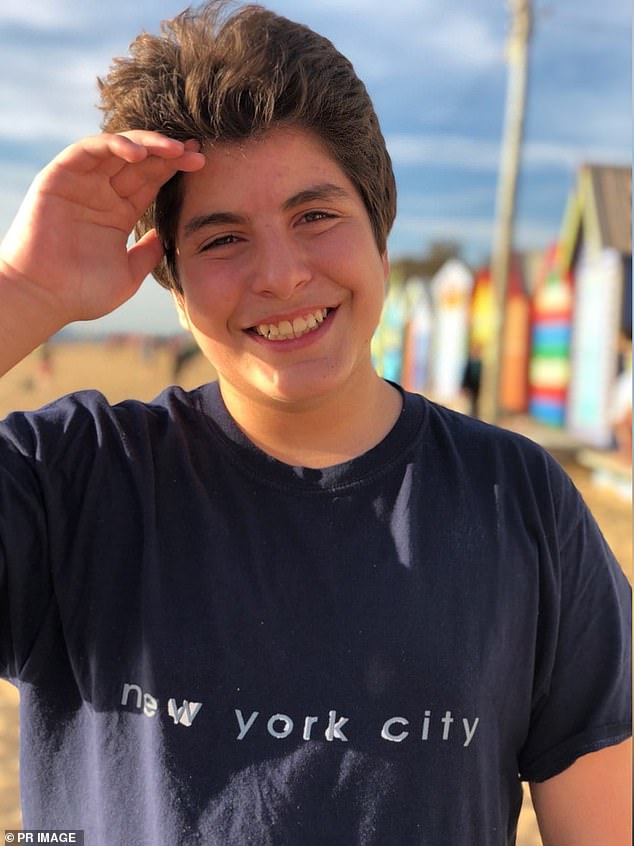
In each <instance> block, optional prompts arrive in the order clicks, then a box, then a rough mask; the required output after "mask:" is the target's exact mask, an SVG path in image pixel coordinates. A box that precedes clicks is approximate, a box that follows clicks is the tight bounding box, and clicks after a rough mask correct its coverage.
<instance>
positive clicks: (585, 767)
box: [531, 741, 632, 846]
mask: <svg viewBox="0 0 634 846" xmlns="http://www.w3.org/2000/svg"><path fill="white" fill-rule="evenodd" d="M631 752H632V743H631V741H626V742H624V743H620V744H618V745H617V746H610V747H608V748H606V749H601V750H600V751H599V752H592V753H590V754H589V755H584V756H583V757H581V758H578V759H577V760H576V761H575V762H574V764H572V766H570V767H569V768H568V769H567V770H564V772H562V773H559V775H556V776H554V777H553V778H550V779H548V780H547V781H544V782H541V783H539V784H531V795H532V797H533V804H534V806H535V813H536V814H537V821H538V823H539V829H540V832H541V835H542V840H543V843H544V846H598V844H605V846H608V844H609V846H630V844H631V842H632V760H631Z"/></svg>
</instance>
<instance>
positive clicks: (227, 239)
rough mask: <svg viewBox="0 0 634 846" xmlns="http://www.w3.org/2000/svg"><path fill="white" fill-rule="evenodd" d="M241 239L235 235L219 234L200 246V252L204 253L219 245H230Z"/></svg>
mask: <svg viewBox="0 0 634 846" xmlns="http://www.w3.org/2000/svg"><path fill="white" fill-rule="evenodd" d="M239 240H240V239H239V238H238V237H236V236H235V235H219V236H218V237H217V238H212V239H211V241H207V242H206V243H204V244H203V245H202V247H201V248H200V252H201V253H204V252H205V251H206V250H214V249H216V248H217V247H228V246H229V245H230V244H237V243H238V241H239Z"/></svg>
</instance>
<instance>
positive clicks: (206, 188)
mask: <svg viewBox="0 0 634 846" xmlns="http://www.w3.org/2000/svg"><path fill="white" fill-rule="evenodd" d="M203 153H204V154H205V156H206V163H205V166H204V168H203V169H202V170H200V171H197V172H195V173H186V174H184V176H183V182H182V187H183V190H182V195H181V199H182V206H181V214H182V215H183V216H185V215H187V214H188V213H191V212H192V211H195V210H197V207H198V206H200V205H201V204H209V203H211V204H212V205H216V204H217V203H221V204H223V205H227V204H228V207H238V206H257V205H259V204H262V203H264V202H266V203H268V204H269V205H270V204H273V203H278V204H279V205H282V204H283V203H284V201H285V200H286V199H288V197H289V196H291V195H292V194H294V193H296V192H297V191H300V190H303V189H305V188H307V187H309V186H311V185H314V184H325V183H331V184H335V185H339V186H340V187H341V188H342V189H343V190H344V191H346V192H348V193H350V194H351V196H352V197H355V198H358V192H357V191H356V189H355V187H354V185H353V184H352V182H351V181H350V179H349V178H348V177H347V175H346V174H345V172H344V171H343V169H342V168H341V166H340V165H339V163H338V162H337V161H336V160H335V158H334V156H333V155H332V154H331V153H330V151H329V150H328V149H327V147H326V145H325V144H324V143H323V141H322V140H321V139H320V138H319V137H318V136H317V135H316V134H315V133H313V132H310V131H308V130H304V129H296V128H276V129H273V130H270V131H269V132H267V133H266V134H263V135H261V136H256V137H253V138H249V139H246V140H241V141H235V142H225V143H221V144H208V145H207V146H204V147H203ZM181 219H182V217H181Z"/></svg>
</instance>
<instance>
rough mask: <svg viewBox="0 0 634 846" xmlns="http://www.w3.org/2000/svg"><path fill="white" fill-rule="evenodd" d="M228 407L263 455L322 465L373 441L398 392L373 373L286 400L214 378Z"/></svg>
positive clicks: (388, 424) (389, 419)
mask: <svg viewBox="0 0 634 846" xmlns="http://www.w3.org/2000/svg"><path fill="white" fill-rule="evenodd" d="M219 382H220V390H221V393H222V397H223V400H224V402H225V405H226V406H227V409H228V410H229V413H230V414H231V416H232V417H233V419H234V420H235V422H236V423H237V424H238V426H239V427H240V428H241V429H242V431H243V432H244V433H245V435H246V436H247V437H248V438H249V440H251V441H252V442H253V443H254V444H255V445H256V446H258V447H259V448H260V449H261V450H263V452H266V453H267V454H268V455H271V456H273V458H277V459H278V460H280V461H283V462H285V463H286V464H292V465H294V466H301V467H312V468H323V467H330V466H333V465H335V464H341V463H343V462H344V461H349V460H350V459H352V458H356V457H357V456H359V455H362V454H363V453H364V452H367V451H368V450H369V449H372V447H374V446H376V445H377V444H378V443H379V442H380V441H381V440H383V438H384V437H385V436H386V435H387V433H388V432H389V431H390V429H391V428H392V427H393V426H394V424H395V423H396V420H397V418H398V416H399V414H400V411H401V406H402V401H401V395H400V394H399V392H398V391H397V390H396V389H395V388H394V387H393V386H392V385H390V384H388V383H387V382H385V381H384V380H383V379H381V378H380V377H379V376H377V374H376V373H374V372H372V374H371V378H370V379H368V380H365V381H364V383H363V384H360V385H350V384H347V385H346V386H345V388H344V389H342V390H341V391H339V392H337V394H336V395H329V396H328V397H326V398H319V399H317V400H315V401H306V402H302V403H290V402H282V401H277V400H271V399H269V398H263V399H260V398H259V397H258V398H253V397H248V398H245V397H244V396H243V395H242V394H240V393H239V391H237V390H235V388H234V387H233V386H232V385H230V384H228V383H227V382H225V381H224V380H223V379H222V378H221V379H219Z"/></svg>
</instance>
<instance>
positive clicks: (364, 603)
mask: <svg viewBox="0 0 634 846" xmlns="http://www.w3.org/2000/svg"><path fill="white" fill-rule="evenodd" d="M101 91H102V102H103V108H104V110H105V124H104V127H105V130H106V134H104V135H102V136H99V137H96V138H90V139H86V140H84V141H82V142H79V143H78V144H75V145H73V146H72V147H70V148H68V149H67V150H65V151H64V152H63V153H62V154H61V155H60V156H58V157H57V158H56V159H55V160H54V161H53V162H52V163H51V164H50V165H49V166H48V167H47V168H46V169H45V170H44V171H43V172H42V174H40V176H39V177H38V178H37V180H36V181H35V183H34V186H33V187H32V189H31V190H30V192H29V194H28V195H27V198H26V200H25V202H24V204H23V206H22V208H21V210H20V212H19V214H18V217H17V219H16V221H15V223H14V225H13V227H12V229H11V231H10V232H9V234H8V235H7V237H6V239H5V241H4V242H3V244H2V248H1V251H0V258H1V264H0V268H1V272H2V276H1V279H0V284H1V289H2V302H3V309H2V312H1V314H0V321H1V324H0V326H1V329H0V338H1V343H0V354H1V355H2V357H3V359H4V362H3V363H4V368H5V369H6V368H8V367H10V366H11V365H12V364H13V363H15V362H16V361H18V360H19V359H20V358H21V357H22V356H24V355H25V354H27V353H28V352H29V351H30V350H31V349H33V348H34V347H35V346H36V345H37V344H39V343H41V342H42V341H43V340H44V339H45V338H46V337H48V336H49V335H50V334H52V333H53V332H54V331H56V330H57V329H59V328H61V327H62V326H63V325H65V324H67V323H69V322H71V321H73V320H77V319H89V318H93V317H97V316H99V315H101V314H104V313H106V312H108V311H111V310H112V309H114V308H115V307H116V306H117V305H119V304H120V303H121V302H123V301H124V300H125V299H126V298H128V297H130V296H132V295H133V293H134V292H135V290H136V288H137V287H138V285H139V284H140V282H141V280H142V279H143V277H144V276H145V275H146V274H147V273H148V272H149V271H150V270H152V269H154V273H155V275H156V277H157V278H158V279H159V281H160V282H161V283H162V284H164V285H166V286H167V287H169V288H170V289H171V290H172V292H173V295H174V300H175V303H176V306H177V308H178V311H179V314H180V317H181V320H182V321H183V323H184V325H186V326H187V327H188V328H189V329H190V330H191V332H192V334H193V336H194V337H195V339H196V341H197V343H198V344H199V346H200V348H201V350H202V351H203V353H204V354H205V355H206V356H207V357H208V358H209V360H210V361H211V362H212V363H213V365H214V367H215V368H216V370H217V372H218V383H217V384H212V385H205V386H203V387H201V388H199V389H198V390H195V391H193V392H190V393H185V392H183V391H182V390H180V389H178V388H171V389H168V390H166V391H165V392H164V393H163V394H162V395H161V396H160V397H158V398H157V400H156V401H155V402H153V403H150V404H143V403H139V402H134V401H129V402H125V403H122V404H119V405H116V406H110V405H108V403H107V402H106V401H105V399H104V398H103V397H102V396H100V395H99V394H97V393H95V392H81V393H78V394H75V395H72V396H70V397H65V398H62V399H60V400H59V401H58V402H56V403H53V404H52V405H50V406H48V407H46V408H44V409H41V410H40V411H38V412H35V413H26V414H25V413H16V414H13V415H11V416H10V417H9V418H8V419H7V421H5V423H4V424H3V426H2V432H1V435H2V437H1V439H0V444H1V446H0V449H1V470H0V502H1V509H0V568H1V569H0V579H1V584H2V617H1V626H2V628H1V635H2V637H1V648H2V652H1V656H2V667H3V671H4V674H5V675H6V676H7V677H8V678H10V679H11V680H13V681H15V682H16V683H17V684H19V686H20V690H21V711H22V748H23V752H22V786H23V806H24V823H25V826H26V827H31V828H34V827H43V828H77V829H84V830H85V831H86V843H90V844H91V846H92V844H119V843H121V844H123V843H130V844H168V843H169V844H172V843H178V844H183V846H188V845H189V844H194V843H204V844H223V846H227V844H236V846H237V844H240V846H242V844H245V843H257V844H276V846H277V844H285V845H286V844H320V846H323V844H342V846H343V844H345V846H349V844H364V846H366V845H367V846H371V845H372V846H374V844H381V846H385V845H386V844H390V846H391V844H399V846H402V844H434V846H436V844H456V846H458V844H459V846H464V844H474V845H475V844H477V846H480V844H487V846H489V844H511V843H513V842H514V840H515V830H516V824H517V815H518V812H519V807H520V803H521V780H522V779H526V780H529V781H530V782H531V783H532V786H533V794H534V799H535V804H536V808H537V812H538V816H539V821H540V825H541V827H542V832H543V836H544V840H545V842H547V843H556V844H572V843H574V844H575V846H583V844H592V846H596V844H597V843H606V844H607V843H610V844H625V843H626V842H629V836H628V823H627V807H628V805H629V797H628V789H627V785H626V775H627V769H628V768H627V766H626V756H627V751H626V746H625V744H624V741H625V739H626V737H627V736H628V734H629V722H630V717H629V693H628V677H629V671H628V645H629V636H628V609H629V598H628V586H627V583H626V581H625V579H624V577H623V575H622V573H621V571H620V569H619V567H618V565H617V564H616V562H615V561H614V559H613V557H612V556H611V554H610V552H609V550H608V549H607V547H606V545H605V542H604V541H603V539H602V537H601V535H600V533H599V531H598V529H597V527H596V525H595V524H594V522H593V520H592V518H591V517H590V515H589V514H588V512H587V510H586V508H585V506H584V505H583V503H582V502H581V500H580V498H579V495H578V493H577V492H576V490H575V489H574V488H573V486H572V484H571V483H570V481H569V480H568V479H567V478H566V477H565V476H564V474H563V473H562V471H561V469H560V468H559V467H558V466H557V465H556V464H555V463H554V462H553V461H552V460H551V459H550V458H549V457H548V456H547V455H546V454H545V453H544V452H543V451H541V450H540V449H539V448H538V447H536V446H535V445H533V444H531V443H530V442H528V441H526V440H524V439H522V438H520V437H518V436H515V435H512V434H509V433H506V432H503V431H500V430H496V429H494V428H493V427H489V426H486V425H484V424H481V423H478V422H476V421H473V420H470V419H468V418H465V417H462V416H460V415H456V414H454V413H451V412H449V411H447V410H445V409H443V408H441V407H438V406H435V405H433V404H432V403H429V402H427V401H426V400H425V399H424V398H422V397H419V396H413V395H408V394H405V393H404V392H403V391H402V390H401V389H400V388H398V387H397V386H395V385H392V384H388V383H386V382H384V381H382V380H381V379H379V378H378V376H377V375H376V373H375V372H374V371H373V369H372V366H371V360H370V339H371V336H372V333H373V330H374V328H375V326H376V323H377V321H378V319H379V314H380V311H381V305H382V302H383V295H384V290H385V284H386V280H387V276H388V260H387V253H386V238H387V234H388V231H389V228H390V226H391V223H392V220H393V218H394V210H395V191H394V181H393V176H392V171H391V167H390V162H389V157H388V155H387V152H386V150H385V145H384V142H383V139H382V136H381V133H380V129H379V126H378V122H377V119H376V116H375V114H374V111H373V109H372V106H371V103H370V101H369V99H368V96H367V93H366V91H365V89H364V87H363V85H362V84H361V82H360V81H359V80H358V79H357V78H356V76H355V74H354V71H353V69H352V67H351V65H350V64H349V62H348V61H347V60H346V59H344V58H343V57H342V56H341V55H340V54H339V53H337V52H336V50H335V49H334V48H333V46H332V45H331V44H330V43H329V42H327V41H326V40H325V39H323V38H321V37H320V36H318V35H316V34H315V33H313V32H311V31H310V30H308V29H306V28H304V27H302V26H300V25H297V24H294V23H291V22H289V21H287V20H284V19H282V18H280V17H278V16H276V15H274V14H272V13H270V12H268V11H266V10H264V9H262V8H261V7H245V8H242V9H239V10H237V11H236V12H235V13H234V14H232V15H227V13H226V9H225V7H224V6H223V4H221V3H210V4H208V5H207V6H205V7H203V8H202V9H201V10H200V11H199V13H187V14H184V15H182V16H180V17H179V18H177V19H176V20H175V21H173V22H171V23H170V24H168V25H166V26H165V28H164V30H163V34H162V36H161V37H159V38H154V37H152V36H149V35H143V36H141V37H140V38H139V39H138V40H137V41H136V42H135V44H134V45H133V46H132V52H131V56H130V58H128V59H121V60H118V62H117V63H116V64H115V66H114V68H113V69H112V71H111V73H110V74H109V75H108V76H107V77H106V79H105V80H104V81H102V83H101ZM116 133H119V134H116ZM135 225H137V230H138V234H139V235H140V236H141V237H140V240H139V241H138V242H137V244H136V245H135V246H134V247H132V248H131V249H129V250H128V249H127V246H126V242H127V237H128V233H129V232H130V230H131V229H132V228H133V227H134V226H135Z"/></svg>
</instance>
